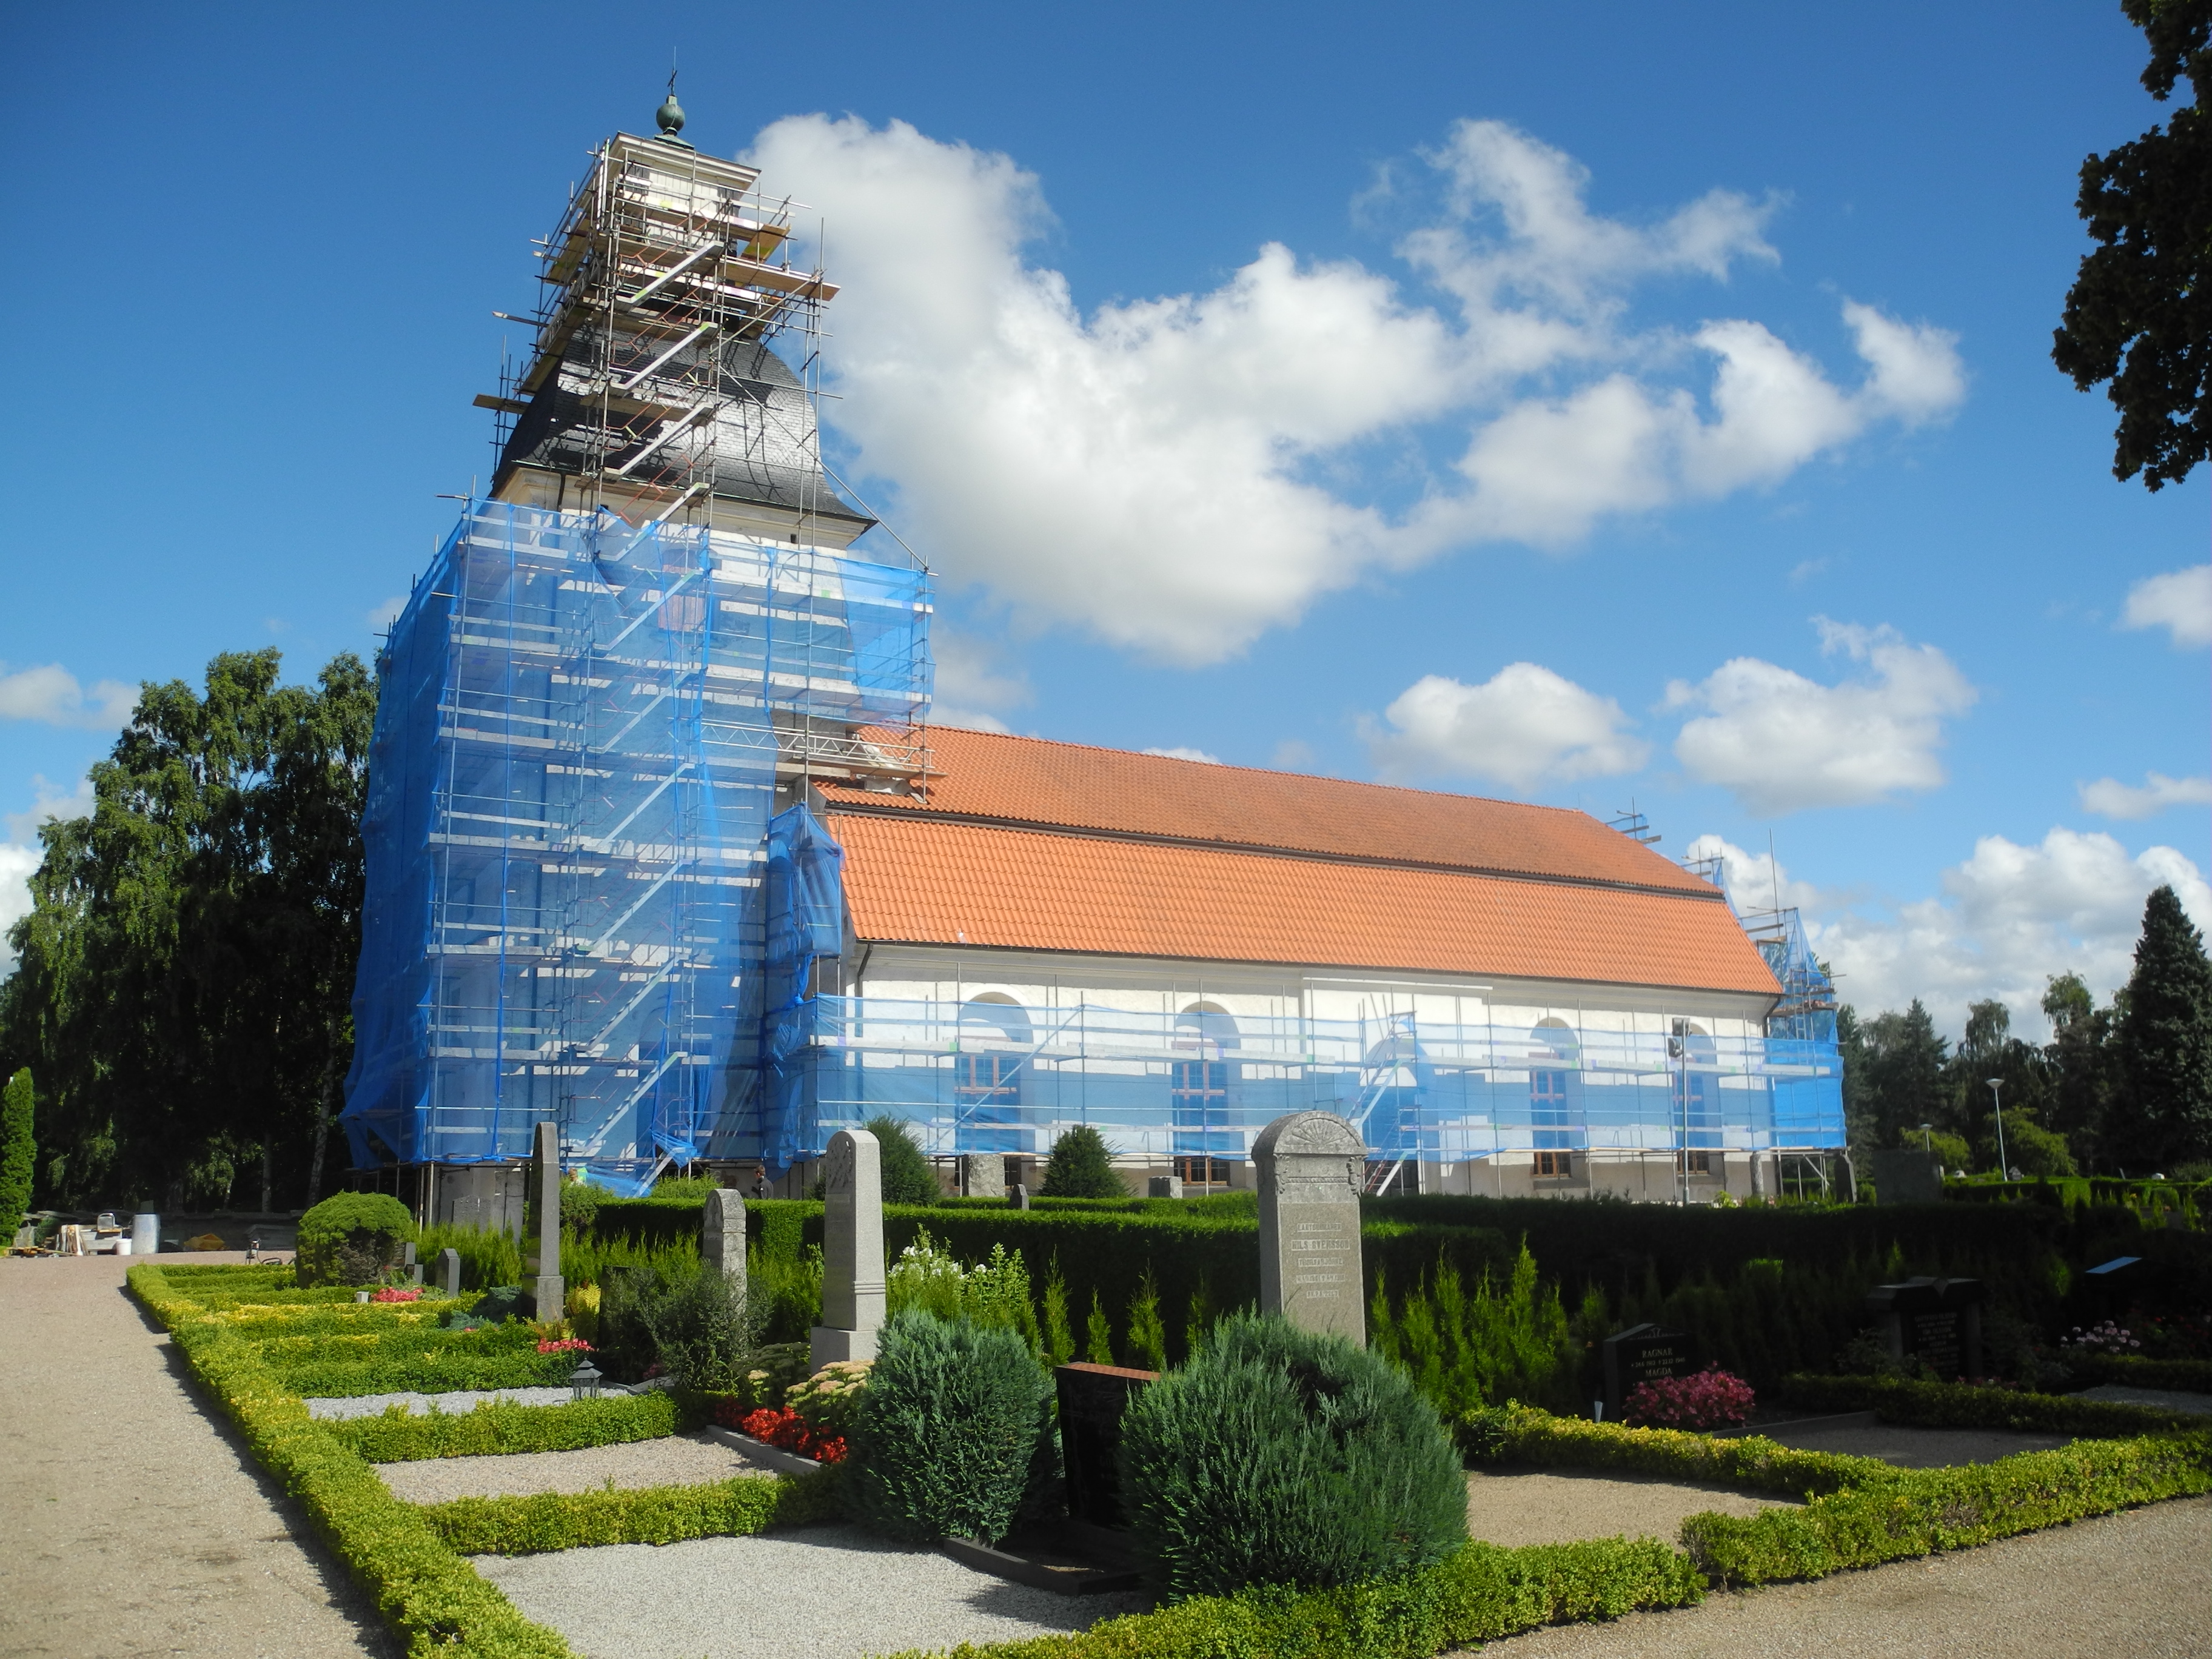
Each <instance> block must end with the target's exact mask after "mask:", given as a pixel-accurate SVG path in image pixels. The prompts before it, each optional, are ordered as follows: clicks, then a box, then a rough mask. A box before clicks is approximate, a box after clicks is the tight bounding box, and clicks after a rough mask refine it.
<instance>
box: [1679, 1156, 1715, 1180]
mask: <svg viewBox="0 0 2212 1659" xmlns="http://www.w3.org/2000/svg"><path fill="white" fill-rule="evenodd" d="M1712 1172H1713V1155H1712V1154H1711V1152H1684V1153H1683V1154H1682V1173H1683V1174H1684V1175H1701V1176H1709V1175H1711V1173H1712Z"/></svg>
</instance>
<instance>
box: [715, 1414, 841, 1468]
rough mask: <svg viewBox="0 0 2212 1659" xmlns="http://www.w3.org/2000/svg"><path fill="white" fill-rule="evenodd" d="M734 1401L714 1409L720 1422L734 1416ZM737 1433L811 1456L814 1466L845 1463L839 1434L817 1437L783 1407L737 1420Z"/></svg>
mask: <svg viewBox="0 0 2212 1659" xmlns="http://www.w3.org/2000/svg"><path fill="white" fill-rule="evenodd" d="M737 1413H738V1407H737V1402H736V1401H726V1402H725V1403H724V1405H723V1406H722V1407H718V1408H717V1411H716V1415H718V1416H720V1417H721V1418H722V1419H723V1421H724V1422H728V1419H729V1417H731V1416H735V1415H737ZM733 1426H734V1427H735V1428H736V1429H737V1431H738V1433H740V1434H749V1435H750V1436H751V1437H753V1438H754V1439H756V1440H760V1441H765V1442H766V1443H768V1444H769V1445H771V1446H775V1447H776V1448H778V1449H781V1450H783V1451H788V1452H797V1453H798V1454H799V1455H800V1456H801V1457H811V1458H812V1459H814V1460H815V1462H817V1463H842V1462H844V1461H845V1450H846V1448H845V1441H844V1437H842V1436H841V1435H834V1434H817V1433H816V1432H815V1431H813V1430H812V1429H810V1428H808V1427H807V1426H806V1419H805V1418H803V1417H801V1416H800V1415H799V1413H797V1412H795V1411H793V1410H791V1409H790V1408H789V1407H783V1406H763V1407H760V1408H759V1409H758V1410H757V1411H750V1412H746V1413H744V1414H743V1415H742V1416H738V1420H737V1422H736V1424H735V1425H733Z"/></svg>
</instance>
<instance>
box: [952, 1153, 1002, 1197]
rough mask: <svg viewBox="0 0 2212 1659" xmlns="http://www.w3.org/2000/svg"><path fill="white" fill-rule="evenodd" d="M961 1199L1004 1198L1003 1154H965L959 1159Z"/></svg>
mask: <svg viewBox="0 0 2212 1659" xmlns="http://www.w3.org/2000/svg"><path fill="white" fill-rule="evenodd" d="M960 1195H961V1196H962V1197H963V1198H1004V1197H1005V1196H1006V1154H1005V1153H1003V1152H965V1153H963V1154H962V1155H961V1158H960Z"/></svg>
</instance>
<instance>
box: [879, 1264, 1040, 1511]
mask: <svg viewBox="0 0 2212 1659" xmlns="http://www.w3.org/2000/svg"><path fill="white" fill-rule="evenodd" d="M1051 1392H1052V1384H1051V1382H1050V1380H1049V1379H1048V1378H1047V1376H1045V1374H1044V1371H1043V1370H1042V1368H1041V1367H1039V1365H1038V1364H1037V1363H1036V1360H1035V1359H1034V1358H1031V1357H1030V1351H1029V1345H1028V1344H1027V1343H1025V1342H1024V1341H1023V1340H1022V1339H1021V1338H1020V1337H1019V1336H1018V1335H1016V1334H1014V1333H1013V1332H1012V1331H1010V1330H1006V1329H1005V1328H1000V1327H991V1326H981V1325H976V1324H973V1323H971V1322H969V1321H967V1320H964V1319H963V1320H958V1321H952V1320H944V1319H939V1317H937V1316H936V1315H934V1314H932V1313H927V1312H924V1311H923V1310H921V1309H919V1308H909V1309H908V1310H906V1311H905V1312H903V1313H901V1314H899V1315H897V1316H896V1317H894V1318H893V1319H891V1320H890V1322H888V1323H886V1324H885V1325H884V1328H883V1329H882V1330H881V1332H880V1333H879V1334H878V1337H877V1341H876V1363H875V1364H874V1365H873V1366H872V1367H871V1368H870V1370H869V1372H868V1386H867V1389H866V1391H865V1392H863V1393H862V1394H861V1395H860V1399H859V1401H858V1402H857V1403H856V1404H855V1406H854V1409H853V1417H852V1422H851V1425H850V1429H849V1431H848V1435H847V1442H848V1445H849V1446H850V1448H851V1454H850V1458H849V1463H850V1468H851V1473H850V1474H848V1475H847V1477H846V1484H845V1497H846V1503H847V1504H848V1507H849V1508H850V1510H851V1511H852V1513H853V1516H854V1518H855V1519H856V1520H858V1521H859V1522H860V1523H861V1524H862V1525H863V1526H866V1527H868V1528H872V1529H873V1530H875V1531H877V1532H880V1533H882V1534H884V1535H885V1536H887V1537H890V1538H896V1539H898V1540H899V1541H902V1542H906V1543H915V1544H927V1543H932V1542H934V1541H936V1540H938V1539H939V1538H975V1539H981V1540H982V1541H984V1542H986V1543H995V1542H996V1541H998V1540H1000V1538H1003V1537H1004V1536H1006V1530H1007V1528H1009V1527H1011V1526H1012V1524H1013V1519H1014V1516H1015V1513H1016V1512H1017V1511H1018V1510H1020V1508H1021V1507H1022V1498H1023V1496H1024V1493H1025V1492H1027V1491H1028V1489H1029V1486H1030V1480H1031V1479H1032V1471H1033V1469H1034V1468H1036V1466H1037V1465H1038V1463H1039V1462H1040V1460H1039V1458H1038V1456H1037V1451H1038V1445H1039V1438H1040V1437H1041V1435H1042V1433H1043V1432H1044V1431H1045V1428H1046V1425H1047V1423H1048V1398H1049V1396H1050V1395H1051Z"/></svg>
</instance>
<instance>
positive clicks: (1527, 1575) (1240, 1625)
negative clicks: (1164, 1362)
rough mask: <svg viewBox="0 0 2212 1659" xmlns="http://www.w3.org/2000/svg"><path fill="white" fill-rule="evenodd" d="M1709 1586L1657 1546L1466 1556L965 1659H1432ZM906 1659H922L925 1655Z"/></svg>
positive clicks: (1484, 1548)
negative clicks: (1397, 1572)
mask: <svg viewBox="0 0 2212 1659" xmlns="http://www.w3.org/2000/svg"><path fill="white" fill-rule="evenodd" d="M1704 1595H1705V1583H1704V1580H1703V1579H1702V1578H1701V1577H1699V1573H1698V1571H1697V1569H1696V1568H1695V1567H1694V1566H1692V1565H1691V1563H1690V1561H1689V1559H1687V1558H1686V1557H1685V1556H1682V1555H1680V1554H1678V1553H1676V1552H1675V1551H1674V1547H1672V1546H1671V1545H1668V1544H1663V1543H1662V1542H1660V1541H1658V1540H1657V1539H1656V1538H1638V1539H1619V1538H1608V1539H1603V1540H1600V1541H1595V1542H1591V1543H1581V1544H1536V1545H1529V1546H1525V1547H1522V1548H1519V1549H1508V1548H1505V1547H1503V1546H1500V1545H1497V1544H1483V1543H1470V1544H1467V1545H1464V1546H1462V1547H1461V1548H1460V1549H1458V1550H1457V1551H1455V1553H1452V1554H1451V1555H1449V1556H1447V1557H1446V1558H1445V1559H1443V1560H1442V1561H1439V1562H1437V1564H1436V1565H1434V1566H1430V1567H1423V1568H1419V1569H1418V1570H1417V1571H1413V1572H1409V1573H1407V1574H1405V1575H1403V1576H1401V1577H1395V1578H1384V1579H1378V1580H1373V1581H1370V1582H1369V1583H1364V1584H1347V1585H1343V1586H1340V1587H1338V1588H1336V1589H1319V1590H1295V1589H1288V1588H1286V1587H1282V1586H1262V1587H1259V1588H1255V1589H1248V1590H1243V1591H1240V1592H1239V1593H1238V1594H1237V1595H1217V1596H1200V1597H1194V1598H1193V1599H1192V1600H1190V1601H1179V1602H1176V1603H1175V1604H1174V1605H1172V1606H1170V1607H1162V1608H1161V1609H1159V1610H1158V1612H1155V1613H1132V1614H1130V1615H1128V1616H1127V1617H1126V1618H1121V1619H1109V1620H1104V1621H1103V1622H1102V1623H1100V1624H1097V1625H1094V1626H1091V1629H1089V1630H1087V1631H1084V1632H1079V1633H1078V1634H1075V1635H1070V1636H1043V1637H1038V1638H1034V1639H1032V1640H1030V1641H1026V1642H1001V1643H993V1644H989V1645H988V1646H984V1647H975V1646H969V1645H964V1644H963V1646H961V1647H958V1648H957V1649H955V1650H953V1655H954V1659H985V1656H988V1659H1432V1656H1434V1655H1437V1654H1440V1653H1443V1652H1446V1651H1447V1650H1451V1649H1455V1648H1467V1647H1473V1646H1474V1645H1476V1644H1479V1643H1482V1642H1495V1641H1498V1640H1500V1639H1502V1638H1505V1637H1508V1636H1515V1635H1518V1634H1520V1633H1521V1632H1523V1631H1530V1630H1535V1629H1538V1628H1540V1627H1541V1626H1545V1625H1564V1624H1574V1623H1578V1622H1581V1621H1583V1620H1595V1619H1618V1618H1620V1617H1621V1616H1622V1615H1623V1614H1624V1613H1632V1612H1634V1611H1636V1610H1637V1609H1638V1608H1639V1607H1687V1606H1690V1605H1692V1603H1695V1602H1697V1601H1701V1600H1703V1599H1704ZM896 1659H921V1656H920V1655H919V1654H918V1653H908V1654H902V1655H899V1656H896Z"/></svg>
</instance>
